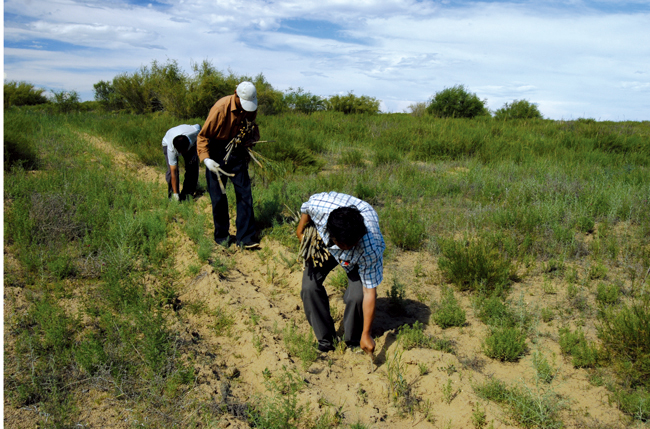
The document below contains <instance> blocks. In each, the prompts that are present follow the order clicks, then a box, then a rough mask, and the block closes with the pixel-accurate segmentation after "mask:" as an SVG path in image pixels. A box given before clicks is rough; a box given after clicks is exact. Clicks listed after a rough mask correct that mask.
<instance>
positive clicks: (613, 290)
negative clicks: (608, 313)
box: [596, 283, 619, 305]
mask: <svg viewBox="0 0 650 429" xmlns="http://www.w3.org/2000/svg"><path fill="white" fill-rule="evenodd" d="M618 295H619V288H618V286H616V285H614V284H610V285H606V284H605V283H598V286H597V288H596V301H598V302H599V303H600V304H602V305H612V304H616V303H617V302H618Z"/></svg>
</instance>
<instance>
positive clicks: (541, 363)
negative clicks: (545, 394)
mask: <svg viewBox="0 0 650 429" xmlns="http://www.w3.org/2000/svg"><path fill="white" fill-rule="evenodd" d="M533 368H535V372H536V373H537V378H538V379H540V380H541V381H543V382H544V383H550V382H551V381H553V379H554V378H555V374H556V372H557V371H556V369H555V368H553V367H552V366H551V364H550V363H548V359H546V356H544V355H543V354H542V353H541V352H540V351H535V352H534V353H533Z"/></svg>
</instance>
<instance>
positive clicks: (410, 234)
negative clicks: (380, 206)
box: [382, 207, 426, 250]
mask: <svg viewBox="0 0 650 429" xmlns="http://www.w3.org/2000/svg"><path fill="white" fill-rule="evenodd" d="M382 220H383V222H384V224H385V225H386V226H385V228H386V231H387V233H388V234H387V235H388V239H389V240H390V241H391V242H392V243H393V244H394V245H395V246H397V247H400V248H402V249H405V250H418V249H419V248H420V247H421V246H422V241H423V240H424V234H425V231H426V227H425V225H424V222H423V221H422V218H421V216H420V215H419V213H418V212H417V211H416V210H409V209H406V208H397V207H391V208H389V209H387V210H386V211H385V212H384V216H383V217H382Z"/></svg>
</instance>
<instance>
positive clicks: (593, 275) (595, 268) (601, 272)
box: [589, 262, 609, 280]
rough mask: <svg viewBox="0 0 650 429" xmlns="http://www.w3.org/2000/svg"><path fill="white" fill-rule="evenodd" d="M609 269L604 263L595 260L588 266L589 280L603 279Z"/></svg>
mask: <svg viewBox="0 0 650 429" xmlns="http://www.w3.org/2000/svg"><path fill="white" fill-rule="evenodd" d="M608 271H609V270H608V269H607V267H606V266H605V265H603V264H602V263H600V262H596V263H595V264H593V265H592V266H591V267H590V268H589V278H590V279H591V280H598V279H604V278H606V277H607V272H608Z"/></svg>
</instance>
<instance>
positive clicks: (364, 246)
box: [296, 192, 386, 354]
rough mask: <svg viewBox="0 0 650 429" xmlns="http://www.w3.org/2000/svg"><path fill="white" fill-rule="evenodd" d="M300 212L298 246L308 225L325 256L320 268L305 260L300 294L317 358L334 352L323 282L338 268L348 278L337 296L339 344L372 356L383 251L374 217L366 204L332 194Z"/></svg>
mask: <svg viewBox="0 0 650 429" xmlns="http://www.w3.org/2000/svg"><path fill="white" fill-rule="evenodd" d="M300 211H301V217H300V222H299V223H298V228H297V229H296V235H297V236H298V238H299V239H300V240H302V239H303V235H304V231H305V227H307V226H308V225H310V224H311V223H313V226H314V227H315V228H316V230H317V232H318V235H319V237H320V238H321V239H322V241H323V243H324V245H325V247H326V248H327V250H328V251H329V256H328V257H327V259H326V260H325V261H324V263H323V264H315V263H314V261H312V260H311V259H309V258H308V259H306V260H305V270H304V272H303V277H302V290H301V292H300V297H301V298H302V302H303V305H304V309H305V316H306V317H307V321H308V322H309V324H310V325H311V327H312V329H313V330H314V334H315V335H316V339H317V340H318V349H319V350H320V351H322V352H327V351H330V350H334V339H335V337H336V329H335V327H334V320H333V319H332V316H331V314H330V306H329V299H328V297H327V292H326V290H325V287H324V286H323V282H324V281H325V278H326V277H327V275H328V274H329V272H330V271H332V270H333V269H334V268H335V267H336V266H337V265H341V266H342V267H343V269H344V270H345V272H346V273H347V276H348V288H347V290H346V291H345V295H344V296H343V301H344V302H345V312H344V314H343V328H344V331H345V333H344V340H345V342H346V344H347V345H348V346H349V347H355V346H360V347H361V349H362V350H364V351H365V352H367V353H370V354H372V353H373V352H374V350H375V341H374V340H373V338H372V336H371V335H370V334H371V329H372V322H373V320H374V317H375V305H376V300H377V286H379V284H380V283H381V282H382V280H383V261H384V256H383V255H384V249H385V248H386V244H385V243H384V238H383V236H382V235H381V231H380V230H379V218H378V217H377V213H376V212H375V210H374V209H373V208H372V206H371V205H370V204H368V203H367V202H365V201H362V200H360V199H358V198H355V197H353V196H350V195H346V194H340V193H337V192H329V193H327V192H324V193H320V194H315V195H312V196H311V197H310V198H309V200H308V201H307V202H305V203H304V204H303V205H302V207H301V208H300Z"/></svg>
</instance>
